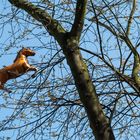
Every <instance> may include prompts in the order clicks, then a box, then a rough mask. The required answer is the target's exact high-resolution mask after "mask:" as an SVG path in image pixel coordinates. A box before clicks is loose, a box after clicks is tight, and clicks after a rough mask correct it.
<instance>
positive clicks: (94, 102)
mask: <svg viewBox="0 0 140 140" xmlns="http://www.w3.org/2000/svg"><path fill="white" fill-rule="evenodd" d="M9 2H10V3H11V4H13V5H15V6H16V7H18V8H21V9H23V10H25V11H26V12H27V13H28V14H30V15H31V16H32V17H34V18H35V19H36V20H38V21H39V22H41V23H42V24H43V25H44V26H45V27H46V28H47V31H48V32H49V33H50V34H51V35H52V36H54V38H55V39H56V40H57V41H58V43H59V45H60V46H61V48H62V50H63V52H64V54H65V57H66V60H67V63H68V65H69V66H70V69H71V72H72V75H73V78H74V81H75V85H76V87H77V90H78V93H79V96H80V99H81V101H82V103H83V105H84V108H85V110H86V113H87V116H88V119H89V123H90V127H91V129H92V130H93V134H94V136H95V139H96V140H114V139H115V137H114V134H113V130H112V128H111V126H110V124H109V122H108V119H107V117H106V116H105V114H104V112H103V110H102V107H101V105H100V103H99V99H98V97H97V95H96V90H95V87H94V84H93V83H92V80H91V78H90V76H89V72H88V68H87V66H86V64H85V62H84V60H83V58H82V55H81V53H80V50H79V38H80V36H81V32H82V29H83V25H84V18H85V12H86V4H87V0H77V6H76V12H75V13H76V14H75V20H74V23H73V26H72V29H71V31H70V32H66V31H65V29H64V28H63V27H62V26H61V25H60V24H59V23H58V22H57V21H56V20H55V19H52V18H51V17H50V15H49V14H48V13H47V12H46V11H44V10H42V9H40V8H38V7H36V6H35V5H33V4H32V3H30V2H27V1H26V0H9ZM31 11H32V12H31ZM40 14H41V16H42V19H43V20H40V18H39V17H40ZM46 17H47V18H46ZM48 19H49V20H50V24H48V25H47V26H46V24H45V23H47V22H48ZM45 20H46V21H45Z"/></svg>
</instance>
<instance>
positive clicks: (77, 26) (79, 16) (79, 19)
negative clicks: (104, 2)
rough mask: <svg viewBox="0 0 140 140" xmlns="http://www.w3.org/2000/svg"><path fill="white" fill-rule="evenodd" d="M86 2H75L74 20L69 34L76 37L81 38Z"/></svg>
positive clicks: (83, 0) (84, 0) (78, 0)
mask: <svg viewBox="0 0 140 140" xmlns="http://www.w3.org/2000/svg"><path fill="white" fill-rule="evenodd" d="M86 5H87V0H77V4H76V12H75V19H74V23H73V26H72V29H71V34H72V35H73V36H76V37H78V39H79V38H80V36H81V32H82V30H83V25H84V17H85V13H86Z"/></svg>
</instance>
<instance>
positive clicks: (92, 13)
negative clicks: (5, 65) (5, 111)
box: [1, 0, 140, 140]
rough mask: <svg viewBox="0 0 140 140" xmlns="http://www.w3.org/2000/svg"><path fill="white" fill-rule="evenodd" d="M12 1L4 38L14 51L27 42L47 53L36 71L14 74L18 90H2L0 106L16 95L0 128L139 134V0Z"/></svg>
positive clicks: (37, 134) (99, 135)
mask: <svg viewBox="0 0 140 140" xmlns="http://www.w3.org/2000/svg"><path fill="white" fill-rule="evenodd" d="M8 1H9V4H11V5H10V6H11V7H12V8H11V11H9V10H7V11H8V13H10V14H8V17H4V14H3V13H2V14H1V18H3V20H2V22H1V32H2V33H3V31H4V30H5V29H4V27H6V24H9V25H10V28H11V30H10V32H9V35H11V38H12V39H11V41H10V45H7V46H6V47H5V46H4V45H3V46H4V47H5V49H6V50H7V51H9V52H10V50H9V49H11V47H13V45H16V46H15V48H17V46H20V45H28V46H29V47H33V48H34V49H36V50H37V52H38V54H39V53H40V55H41V56H42V58H41V59H40V58H38V59H37V61H38V62H34V65H36V66H37V67H38V68H39V71H38V73H37V75H36V78H35V79H31V77H30V76H26V77H22V78H23V80H22V79H20V78H19V79H16V80H15V81H12V82H11V83H10V85H9V88H12V90H13V93H11V94H10V95H8V96H7V94H3V98H4V99H5V103H3V104H2V105H1V106H3V107H5V104H6V103H7V105H8V106H10V103H13V106H12V108H13V111H12V114H10V115H8V117H7V118H6V119H5V120H2V122H1V131H6V130H15V133H16V137H17V139H22V138H23V139H26V138H30V137H32V138H34V139H43V138H48V137H51V136H52V137H56V138H57V139H82V138H83V139H93V138H95V139H97V140H103V139H104V140H113V139H115V137H116V138H117V137H119V138H121V137H128V138H131V137H134V136H135V133H133V131H134V130H137V128H138V127H139V125H140V123H139V117H138V116H139V115H138V109H139V93H140V87H139V85H140V80H139V78H140V77H139V69H140V60H139V59H140V57H139V53H138V47H139V44H140V43H139V37H138V36H139V32H138V29H139V21H138V19H139V16H138V12H139V9H137V8H136V5H137V4H138V3H136V0H133V1H124V0H119V1H115V2H114V1H111V2H110V1H105V0H101V1H97V2H93V1H92V0H90V1H87V0H77V1H75V0H66V1H60V0H58V1H47V0H38V1H30V2H29V1H27V0H8ZM5 19H7V21H6V20H5ZM134 27H136V28H134ZM7 30H9V29H7ZM134 32H135V34H134ZM32 38H33V41H32V40H31V39H32ZM36 40H38V41H36ZM38 42H40V44H39V43H38ZM46 42H47V43H46ZM29 44H30V45H29ZM35 45H36V46H35ZM39 45H40V46H39ZM39 49H42V50H43V51H40V52H39ZM68 66H69V67H68ZM25 79H26V80H25ZM14 89H15V90H14ZM17 93H19V94H18V95H17ZM11 99H12V100H11ZM13 99H16V100H13ZM8 106H6V107H7V108H8ZM89 126H90V127H89ZM49 128H50V129H49ZM90 128H91V129H90ZM16 130H19V131H16ZM48 132H50V135H48ZM128 132H129V133H128ZM138 133H139V132H137V134H138ZM92 134H93V135H92Z"/></svg>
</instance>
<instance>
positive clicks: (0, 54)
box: [0, 0, 140, 140]
mask: <svg viewBox="0 0 140 140" xmlns="http://www.w3.org/2000/svg"><path fill="white" fill-rule="evenodd" d="M3 5H4V7H5V6H6V9H3ZM9 6H10V5H9V4H8V2H7V1H5V0H1V1H0V13H1V14H5V15H6V14H7V13H9V11H8V9H9ZM7 15H8V14H7ZM0 20H3V19H0ZM11 30H12V28H11V26H10V25H8V24H7V25H6V27H5V28H4V32H3V33H2V35H1V40H0V43H1V44H0V46H1V47H2V49H0V50H1V51H0V62H1V63H0V68H2V67H3V66H7V65H10V64H12V63H13V60H14V58H15V57H16V54H17V51H18V50H19V49H20V48H17V49H16V48H12V49H10V50H9V46H10V45H12V44H11V42H12V41H13V40H12V36H11V38H9V35H10V34H12V33H11V32H12V31H11ZM36 31H37V30H36ZM1 32H2V30H0V33H1ZM13 32H14V33H15V32H16V29H15V30H14V31H13ZM17 34H19V32H18V33H17ZM30 43H31V44H36V45H39V43H38V41H37V40H36V41H35V40H32V39H31V41H30ZM7 44H8V45H7ZM23 44H24V45H25V46H31V45H30V44H29V42H28V43H26V42H24V41H23V42H22V41H21V42H19V46H18V47H20V46H22V45H23ZM4 48H6V49H7V50H8V51H4ZM43 53H44V52H42V51H39V50H38V54H37V55H36V57H35V58H34V61H37V60H39V59H40V55H41V54H42V56H43ZM112 55H113V54H112ZM29 60H30V61H31V58H30V59H29ZM0 94H2V92H1V91H0ZM0 101H1V103H2V102H3V99H2V98H0ZM11 113H12V112H10V111H9V109H6V108H5V109H0V114H1V115H0V120H2V119H3V118H4V117H5V116H6V115H8V114H11ZM14 135H15V133H13V132H12V133H11V131H9V132H0V140H2V138H3V137H4V136H7V137H11V136H12V139H11V140H14ZM139 139H140V137H138V138H137V140H139ZM122 140H123V139H122ZM124 140H126V139H124ZM132 140H133V139H132Z"/></svg>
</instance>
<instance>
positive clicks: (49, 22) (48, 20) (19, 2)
mask: <svg viewBox="0 0 140 140" xmlns="http://www.w3.org/2000/svg"><path fill="white" fill-rule="evenodd" d="M8 1H9V2H10V3H11V4H12V5H14V6H16V7H17V8H20V9H23V10H25V11H26V12H27V13H28V14H30V15H31V16H32V17H33V18H35V19H36V20H37V21H39V22H41V23H42V24H43V25H44V27H45V28H46V29H47V30H48V32H49V33H50V35H52V36H54V38H55V39H56V40H57V41H58V43H59V44H62V38H63V37H64V34H65V33H66V31H65V30H64V28H63V27H62V26H61V25H60V24H59V23H58V21H57V20H55V19H53V18H52V17H51V16H50V15H49V14H48V13H47V12H46V11H45V10H43V9H41V8H39V7H37V6H36V5H34V4H32V3H31V2H28V1H27V0H8Z"/></svg>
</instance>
